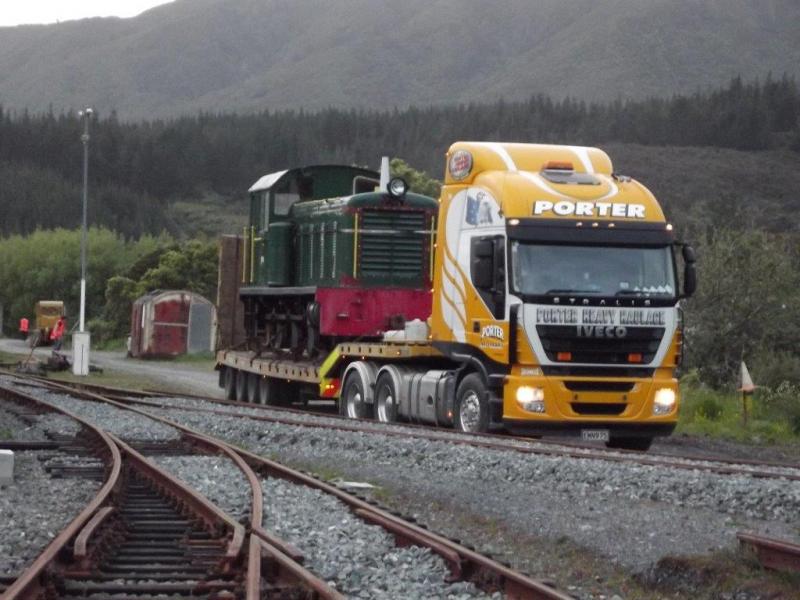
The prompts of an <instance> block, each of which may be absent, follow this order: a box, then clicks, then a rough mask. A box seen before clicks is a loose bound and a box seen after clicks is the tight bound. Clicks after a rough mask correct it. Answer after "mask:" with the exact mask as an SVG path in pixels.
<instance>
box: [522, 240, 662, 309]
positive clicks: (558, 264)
mask: <svg viewBox="0 0 800 600" xmlns="http://www.w3.org/2000/svg"><path fill="white" fill-rule="evenodd" d="M511 261H512V269H513V284H514V291H516V292H517V293H519V294H522V295H523V296H554V295H566V294H574V295H591V296H616V297H620V296H645V295H647V296H649V297H657V298H663V299H668V298H674V297H675V272H674V267H673V260H672V252H671V250H670V248H669V247H662V248H635V247H615V246H573V245H556V244H530V243H523V242H513V243H512V245H511Z"/></svg>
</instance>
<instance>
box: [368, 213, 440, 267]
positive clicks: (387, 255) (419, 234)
mask: <svg viewBox="0 0 800 600" xmlns="http://www.w3.org/2000/svg"><path fill="white" fill-rule="evenodd" d="M361 225H362V233H361V244H360V245H361V263H360V267H359V270H360V272H361V275H362V276H365V277H381V278H387V277H391V278H395V277H397V278H402V279H405V278H416V277H421V276H422V274H423V272H424V268H425V260H424V258H425V240H426V239H428V238H429V236H426V235H425V232H424V229H425V213H424V212H421V211H397V210H394V211H389V210H374V209H364V210H363V211H362V220H361Z"/></svg>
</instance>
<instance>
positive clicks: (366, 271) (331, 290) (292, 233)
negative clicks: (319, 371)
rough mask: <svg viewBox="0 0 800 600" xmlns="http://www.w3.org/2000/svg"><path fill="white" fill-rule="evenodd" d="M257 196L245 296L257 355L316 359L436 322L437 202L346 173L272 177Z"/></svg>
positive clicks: (352, 170)
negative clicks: (415, 323) (416, 322)
mask: <svg viewBox="0 0 800 600" xmlns="http://www.w3.org/2000/svg"><path fill="white" fill-rule="evenodd" d="M386 180H388V177H387V176H384V181H386ZM249 194H250V224H249V227H248V228H247V229H246V230H245V232H244V233H245V235H244V248H245V252H244V257H243V265H242V280H243V284H242V286H241V288H240V291H239V295H240V298H241V300H242V302H243V303H244V307H245V330H246V335H247V340H248V346H249V348H250V349H251V350H256V351H257V352H259V353H260V352H261V351H291V352H292V353H293V354H294V356H295V357H299V356H301V355H305V356H307V357H309V358H313V357H315V356H317V355H319V354H320V353H326V352H327V351H329V350H330V349H331V348H333V346H334V345H335V344H336V343H339V342H340V341H343V340H354V339H365V340H368V339H377V338H379V337H380V336H381V334H382V333H383V332H385V331H387V330H391V329H402V327H403V325H404V323H405V322H406V321H410V320H413V319H422V320H424V319H427V318H428V316H429V315H430V314H431V291H430V290H431V285H432V271H433V248H434V244H435V231H436V214H437V209H438V203H437V201H436V200H434V199H433V198H430V197H427V196H422V195H419V194H414V193H409V192H408V191H407V189H406V185H405V182H404V181H403V180H401V179H394V180H392V181H391V182H388V184H387V185H385V186H383V189H381V186H380V175H379V173H377V172H375V171H371V170H368V169H362V168H359V167H350V166H339V165H319V166H308V167H300V168H295V169H289V170H286V171H279V172H277V173H270V174H268V175H265V176H263V177H262V178H260V179H259V180H258V181H257V182H256V183H255V184H254V185H253V186H252V187H251V188H250V190H249Z"/></svg>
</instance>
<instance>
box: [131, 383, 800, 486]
mask: <svg viewBox="0 0 800 600" xmlns="http://www.w3.org/2000/svg"><path fill="white" fill-rule="evenodd" d="M136 400H137V402H143V404H147V403H152V405H153V406H157V405H159V404H166V405H170V406H181V407H185V408H186V409H187V410H190V409H194V408H196V409H203V410H222V411H225V412H229V413H236V414H241V415H247V416H254V417H267V418H276V419H282V420H286V421H292V422H298V423H308V424H309V425H311V426H313V425H319V424H324V425H333V426H342V427H357V428H359V429H363V430H365V431H370V432H373V433H378V434H380V433H386V432H392V433H402V434H409V435H414V434H416V435H420V434H422V435H425V436H426V437H431V438H436V439H439V440H441V441H444V442H446V441H457V440H466V441H469V440H474V439H475V437H474V436H472V435H470V434H462V433H458V432H456V431H454V430H452V429H438V430H436V429H432V428H425V429H424V430H421V429H420V428H419V427H412V426H408V425H404V424H386V423H376V422H374V421H360V422H355V421H350V420H344V419H339V418H335V417H327V416H324V415H319V414H304V413H301V412H298V411H293V410H292V411H289V410H285V409H275V408H271V407H264V406H260V407H247V406H236V405H221V404H219V403H215V402H211V401H208V400H200V399H196V398H181V397H161V398H152V399H147V400H141V399H136ZM492 441H493V442H497V441H498V439H497V438H493V439H492ZM500 441H502V443H503V444H504V445H507V446H510V447H512V448H519V449H521V450H533V451H538V452H542V453H558V452H559V451H562V452H569V453H574V454H578V455H587V456H588V455H589V454H591V453H592V452H597V451H601V452H602V453H603V455H604V456H608V457H609V458H610V459H624V458H629V457H630V455H629V454H625V453H622V452H618V451H614V450H609V449H606V448H585V447H583V448H582V447H578V446H574V445H570V446H562V445H559V444H558V443H552V442H539V441H534V440H530V439H520V438H514V437H511V436H503V437H502V438H501V439H500ZM645 456H646V458H647V460H648V461H655V462H663V463H665V464H666V463H678V464H681V465H685V466H697V467H700V468H702V467H710V466H715V467H723V468H724V467H727V466H729V465H727V464H720V463H719V462H714V461H713V460H711V459H710V458H688V457H685V456H675V455H662V454H657V453H653V452H650V453H647V454H646V455H645ZM732 466H735V467H736V468H737V469H739V470H744V471H751V472H754V471H760V472H761V471H763V472H769V473H775V474H777V475H781V474H785V475H791V476H795V477H798V476H800V466H794V467H793V466H790V465H786V466H773V465H752V464H747V463H746V462H744V463H738V464H736V463H735V461H734V464H733V465H732Z"/></svg>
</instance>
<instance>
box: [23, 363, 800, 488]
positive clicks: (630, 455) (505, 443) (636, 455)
mask: <svg viewBox="0 0 800 600" xmlns="http://www.w3.org/2000/svg"><path fill="white" fill-rule="evenodd" d="M18 376H20V377H22V376H21V375H18ZM24 377H25V378H30V379H36V380H39V381H42V382H43V383H48V382H49V380H47V379H44V378H39V377H37V376H35V375H25V376H24ZM70 385H76V386H80V387H86V388H93V389H96V390H98V391H99V392H102V391H103V390H105V391H111V393H112V394H115V395H116V394H119V396H117V397H116V398H115V399H117V400H119V401H122V402H141V403H142V404H144V405H152V404H153V402H154V401H156V399H157V398H159V397H160V398H169V397H181V398H188V399H193V400H200V401H205V402H209V403H214V404H220V405H223V406H235V407H241V408H251V409H257V410H263V411H269V412H283V413H289V414H297V415H304V416H308V415H313V416H319V417H323V418H326V419H332V420H337V421H341V422H342V423H343V424H342V425H340V426H332V425H326V424H324V423H309V422H308V421H295V420H292V419H284V418H282V417H271V416H267V415H263V416H256V415H242V414H239V413H230V412H224V411H223V412H218V411H216V410H214V409H207V408H187V407H184V406H176V405H171V404H164V403H160V402H159V403H158V404H157V405H158V406H159V407H160V408H167V409H173V410H193V411H206V412H214V413H216V414H220V415H227V416H237V417H249V418H253V419H257V420H264V421H271V422H275V423H280V424H283V425H297V426H302V427H311V428H314V427H321V428H334V427H335V428H338V429H340V430H342V431H352V432H359V433H378V434H381V435H401V436H404V437H418V438H423V439H432V440H436V441H444V442H449V443H454V444H471V445H475V446H481V442H478V441H477V440H488V444H489V445H488V446H481V447H487V448H493V449H509V450H521V451H523V452H526V453H539V454H544V455H548V456H567V457H570V458H591V459H595V460H605V461H609V462H639V463H640V464H644V465H652V466H659V465H667V466H671V467H675V468H682V469H688V470H712V471H713V470H715V469H716V472H718V473H720V474H724V475H734V474H743V475H752V476H753V477H759V478H776V477H777V478H780V477H785V478H787V479H789V480H791V481H800V474H798V475H793V474H776V473H772V472H769V471H756V470H752V471H751V470H747V469H738V468H736V467H737V466H738V465H749V466H753V467H765V468H774V469H791V470H796V471H800V465H797V464H792V463H786V462H778V461H761V460H754V459H746V458H742V459H730V458H724V457H709V456H680V455H677V454H669V453H656V452H648V453H647V454H646V455H643V454H642V453H641V452H639V451H636V450H626V449H624V448H608V449H603V448H597V447H595V446H587V445H584V444H580V443H577V442H574V441H571V440H558V441H556V440H548V439H542V438H531V437H527V436H514V437H513V438H509V436H508V435H506V434H497V433H472V434H465V433H463V432H457V431H454V430H449V429H443V428H440V427H431V426H429V425H424V424H421V423H405V422H397V423H391V424H389V425H396V426H401V427H404V428H406V429H409V430H412V432H410V433H400V434H398V433H397V432H392V431H380V430H379V429H378V428H380V427H382V426H383V425H384V424H383V423H379V422H377V421H366V424H367V426H366V427H359V426H357V425H353V424H352V421H353V420H352V419H349V418H348V417H343V416H341V415H338V414H335V413H326V412H320V411H309V410H300V409H297V408H292V407H287V406H267V405H263V404H255V403H250V402H239V401H236V400H225V399H221V398H214V397H211V396H202V395H199V394H191V393H180V394H177V393H172V392H164V391H158V390H126V389H123V388H113V387H112V388H106V387H105V386H102V385H97V384H70ZM124 396H129V397H128V398H125V397H124ZM134 396H138V397H139V398H140V400H132V399H131V398H130V397H134ZM413 430H419V431H422V432H429V433H428V434H427V435H426V434H425V433H422V434H417V433H414V432H413ZM428 435H429V436H430V437H428ZM457 435H461V436H463V435H470V436H472V437H475V438H477V439H476V440H475V441H468V440H462V439H460V438H455V439H446V438H447V437H448V436H457ZM513 441H519V442H528V443H533V444H539V445H542V446H552V447H553V449H546V448H538V449H537V448H520V447H518V446H514V445H513V443H509V442H513ZM570 449H573V450H570ZM614 455H622V457H620V456H614ZM648 457H659V458H661V459H663V460H654V459H653V458H648ZM670 460H673V461H675V460H677V461H696V462H708V463H718V464H720V465H728V467H727V468H726V467H710V466H708V465H683V463H680V462H670Z"/></svg>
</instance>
